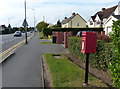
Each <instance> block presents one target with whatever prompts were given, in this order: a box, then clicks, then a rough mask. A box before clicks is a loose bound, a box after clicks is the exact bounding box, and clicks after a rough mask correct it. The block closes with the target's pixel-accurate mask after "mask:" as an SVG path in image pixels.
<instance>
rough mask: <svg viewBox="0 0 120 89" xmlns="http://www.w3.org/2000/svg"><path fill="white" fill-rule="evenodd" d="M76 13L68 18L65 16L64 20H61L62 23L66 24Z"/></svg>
mask: <svg viewBox="0 0 120 89" xmlns="http://www.w3.org/2000/svg"><path fill="white" fill-rule="evenodd" d="M75 16H76V15H74V16H73V15H72V16H71V17H69V18H66V19H65V20H63V21H62V24H66V23H68V22H69V21H70V20H71V19H72V18H74V17H75Z"/></svg>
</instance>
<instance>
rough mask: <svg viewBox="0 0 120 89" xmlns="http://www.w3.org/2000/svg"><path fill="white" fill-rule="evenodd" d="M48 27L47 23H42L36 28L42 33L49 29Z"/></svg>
mask: <svg viewBox="0 0 120 89" xmlns="http://www.w3.org/2000/svg"><path fill="white" fill-rule="evenodd" d="M47 26H48V24H47V23H45V22H44V21H41V22H39V23H38V24H37V26H36V28H37V29H38V31H39V32H41V31H42V30H43V29H45V28H47Z"/></svg>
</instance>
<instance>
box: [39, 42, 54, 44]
mask: <svg viewBox="0 0 120 89" xmlns="http://www.w3.org/2000/svg"><path fill="white" fill-rule="evenodd" d="M40 44H53V43H52V42H40Z"/></svg>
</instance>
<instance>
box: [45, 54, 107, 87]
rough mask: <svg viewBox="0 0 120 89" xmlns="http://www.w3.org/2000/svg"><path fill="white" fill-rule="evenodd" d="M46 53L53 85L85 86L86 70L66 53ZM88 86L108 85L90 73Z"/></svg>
mask: <svg viewBox="0 0 120 89" xmlns="http://www.w3.org/2000/svg"><path fill="white" fill-rule="evenodd" d="M55 55H57V56H58V55H60V54H44V55H43V56H44V58H45V63H46V65H47V66H48V71H49V72H50V75H51V81H50V82H51V85H50V86H51V87H84V86H83V82H84V70H83V69H81V68H79V67H78V66H77V65H75V64H74V63H72V62H71V61H69V60H68V59H67V57H65V56H64V55H60V57H55ZM88 87H107V85H106V84H104V83H102V82H101V80H99V79H97V78H95V77H93V76H92V75H90V74H89V86H88Z"/></svg>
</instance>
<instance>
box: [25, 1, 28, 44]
mask: <svg viewBox="0 0 120 89" xmlns="http://www.w3.org/2000/svg"><path fill="white" fill-rule="evenodd" d="M25 22H27V21H26V0H25ZM25 40H26V41H25V44H27V43H28V42H27V28H26V25H25Z"/></svg>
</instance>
